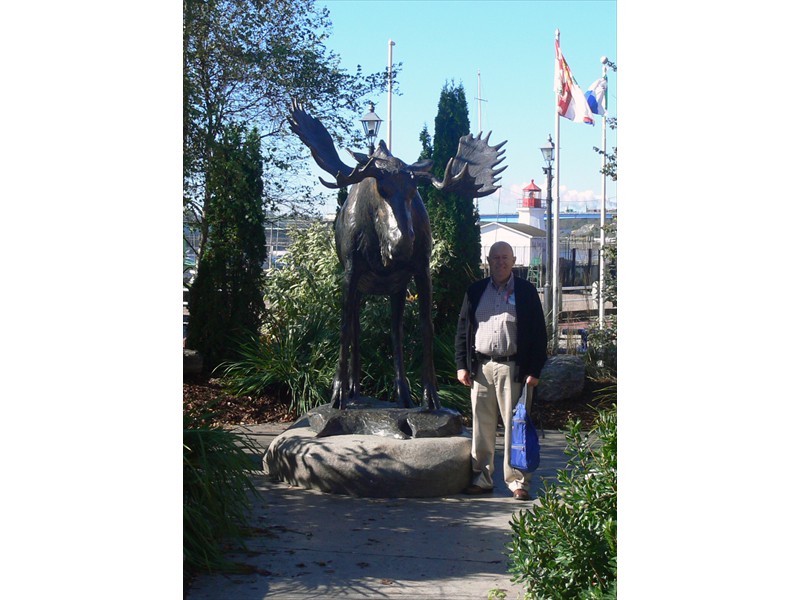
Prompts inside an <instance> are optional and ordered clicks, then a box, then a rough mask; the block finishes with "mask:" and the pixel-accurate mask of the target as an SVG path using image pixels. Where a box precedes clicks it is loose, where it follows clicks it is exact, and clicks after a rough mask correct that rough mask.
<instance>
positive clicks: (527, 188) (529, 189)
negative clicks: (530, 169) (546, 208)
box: [522, 179, 542, 192]
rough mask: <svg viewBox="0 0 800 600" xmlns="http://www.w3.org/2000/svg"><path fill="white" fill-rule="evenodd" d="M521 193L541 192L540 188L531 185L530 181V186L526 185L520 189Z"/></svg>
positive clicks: (533, 184)
mask: <svg viewBox="0 0 800 600" xmlns="http://www.w3.org/2000/svg"><path fill="white" fill-rule="evenodd" d="M522 191H523V192H541V191H542V188H540V187H539V186H538V185H536V184H535V183H533V179H531V183H530V185H526V186H525V187H524V188H522Z"/></svg>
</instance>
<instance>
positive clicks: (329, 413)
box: [306, 397, 464, 440]
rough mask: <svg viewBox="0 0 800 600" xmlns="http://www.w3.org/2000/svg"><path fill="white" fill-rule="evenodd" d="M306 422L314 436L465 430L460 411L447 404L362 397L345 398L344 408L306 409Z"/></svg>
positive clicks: (443, 433)
mask: <svg viewBox="0 0 800 600" xmlns="http://www.w3.org/2000/svg"><path fill="white" fill-rule="evenodd" d="M306 416H307V417H308V426H309V427H311V429H313V430H314V432H316V434H317V437H325V436H329V435H348V434H350V435H382V436H386V437H393V438H397V439H401V440H407V439H409V438H412V437H413V438H423V437H450V436H454V435H460V434H461V432H462V431H463V430H464V428H463V426H462V424H461V414H460V413H459V412H458V411H455V410H451V409H449V408H440V409H437V410H427V409H423V408H397V405H396V404H390V403H388V402H381V401H380V400H376V399H375V398H369V397H362V398H359V400H358V401H354V402H348V403H347V404H346V405H345V410H339V409H336V408H332V407H331V405H330V404H326V405H324V406H319V407H317V408H313V409H311V410H310V411H308V414H307V415H306Z"/></svg>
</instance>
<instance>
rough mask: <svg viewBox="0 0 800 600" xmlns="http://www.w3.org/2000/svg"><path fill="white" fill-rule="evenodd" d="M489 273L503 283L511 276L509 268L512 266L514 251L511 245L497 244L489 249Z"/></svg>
mask: <svg viewBox="0 0 800 600" xmlns="http://www.w3.org/2000/svg"><path fill="white" fill-rule="evenodd" d="M488 259H489V274H490V275H491V276H492V279H494V280H495V281H496V282H498V283H505V281H506V280H507V279H508V278H509V277H511V269H512V267H513V266H514V260H515V259H514V253H513V252H512V251H511V247H510V246H507V245H504V244H498V245H497V246H492V249H491V250H490V251H489V257H488Z"/></svg>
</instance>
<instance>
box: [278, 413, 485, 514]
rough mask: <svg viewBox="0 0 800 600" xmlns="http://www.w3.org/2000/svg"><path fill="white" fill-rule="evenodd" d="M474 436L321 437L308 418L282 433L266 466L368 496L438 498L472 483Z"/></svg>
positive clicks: (293, 479) (287, 477) (309, 483)
mask: <svg viewBox="0 0 800 600" xmlns="http://www.w3.org/2000/svg"><path fill="white" fill-rule="evenodd" d="M471 446H472V442H471V438H470V437H469V436H467V435H458V436H452V437H438V438H412V439H406V440H403V439H395V438H390V437H382V436H376V435H336V436H331V437H322V438H320V437H317V434H316V433H315V432H314V431H313V430H312V429H311V428H310V427H309V426H308V419H307V418H306V417H303V418H302V419H300V420H299V421H298V422H297V423H295V424H294V425H293V426H292V427H291V428H289V429H287V430H286V431H284V432H283V433H282V434H281V435H279V436H278V437H276V438H275V439H274V440H273V441H272V444H270V446H269V448H268V449H267V452H266V453H265V454H264V458H263V465H264V471H265V472H266V473H267V474H268V475H269V476H270V477H272V478H273V479H277V480H281V481H285V482H286V483H289V484H291V485H296V486H299V487H304V488H308V489H316V490H320V491H322V492H328V493H334V494H346V495H349V496H359V497H366V498H433V497H441V496H450V495H455V494H458V493H460V492H461V491H462V490H463V489H464V488H465V487H467V486H468V485H469V483H470V480H471V476H472V467H471V459H470V449H471Z"/></svg>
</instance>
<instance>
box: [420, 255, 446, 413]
mask: <svg viewBox="0 0 800 600" xmlns="http://www.w3.org/2000/svg"><path fill="white" fill-rule="evenodd" d="M414 282H415V283H416V284H417V294H418V301H419V319H420V329H422V393H423V400H424V401H425V404H426V405H427V406H428V410H436V409H438V408H441V404H440V403H439V394H438V392H437V391H436V370H435V369H434V367H433V319H432V318H431V297H432V293H431V273H430V270H429V269H425V270H424V271H423V272H421V273H417V274H415V275H414Z"/></svg>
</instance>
